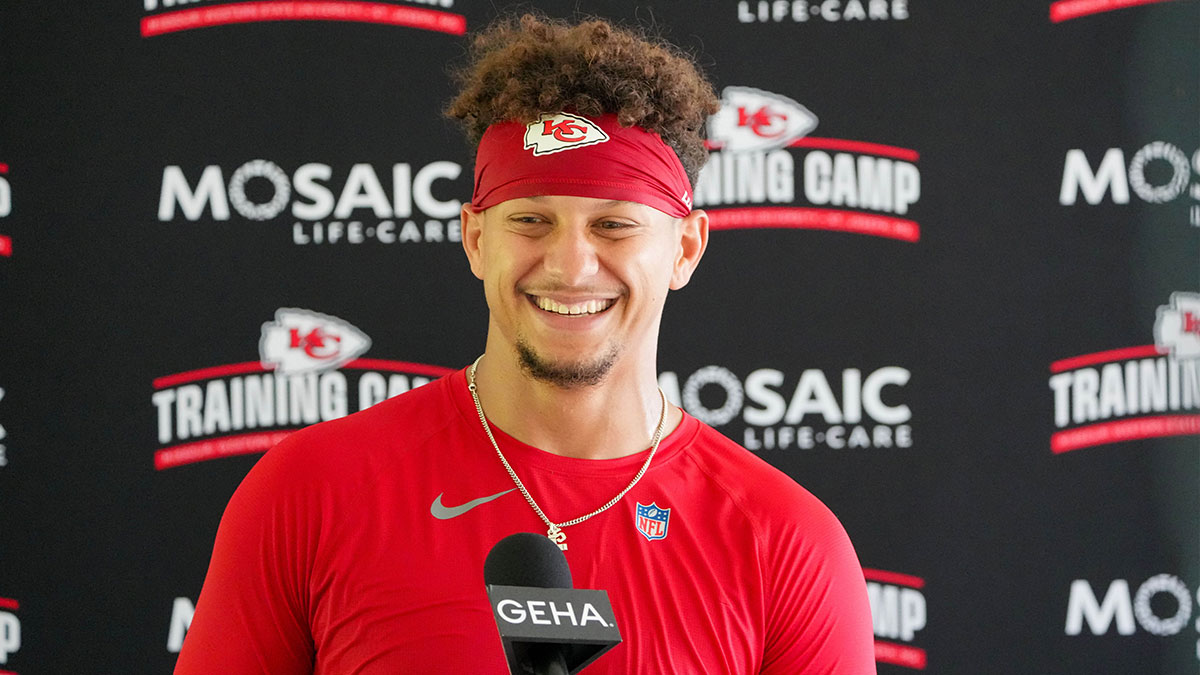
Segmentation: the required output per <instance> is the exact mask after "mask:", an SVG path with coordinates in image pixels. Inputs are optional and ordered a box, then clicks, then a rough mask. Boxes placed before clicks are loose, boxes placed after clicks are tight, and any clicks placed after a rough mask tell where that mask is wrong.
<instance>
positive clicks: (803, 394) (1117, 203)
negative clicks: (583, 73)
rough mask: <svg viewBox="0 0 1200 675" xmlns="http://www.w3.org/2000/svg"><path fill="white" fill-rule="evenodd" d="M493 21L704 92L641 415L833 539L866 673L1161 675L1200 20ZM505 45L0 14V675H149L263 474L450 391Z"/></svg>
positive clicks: (301, 11)
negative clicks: (823, 525)
mask: <svg viewBox="0 0 1200 675" xmlns="http://www.w3.org/2000/svg"><path fill="white" fill-rule="evenodd" d="M525 6H527V7H528V6H535V7H539V8H540V9H542V10H544V11H546V12H548V13H550V14H552V15H558V16H572V15H576V14H577V13H595V14H599V15H603V16H606V17H610V18H612V19H615V20H618V21H620V22H624V23H627V24H633V25H641V26H648V27H650V28H651V30H652V31H653V32H656V33H658V34H661V35H663V36H664V37H667V38H668V39H670V40H672V41H674V42H676V43H678V44H680V45H681V46H683V47H684V49H686V50H687V51H689V52H691V53H693V54H695V55H696V56H697V58H698V60H699V61H700V63H701V64H702V65H703V67H704V69H705V70H706V71H707V72H708V73H709V74H710V75H711V77H712V78H713V80H714V82H715V83H716V85H717V89H718V91H719V92H720V93H721V96H722V101H723V107H722V110H721V112H720V113H718V114H717V115H715V116H714V117H713V118H712V120H711V122H710V129H709V135H710V138H711V145H712V148H713V151H714V152H713V155H712V159H711V160H710V163H709V164H708V166H707V167H706V168H705V171H704V174H703V176H702V178H701V180H700V184H699V185H698V189H697V201H698V203H699V204H700V205H701V206H703V207H704V208H706V209H708V210H709V212H710V213H711V214H712V222H713V227H714V230H715V231H714V233H713V235H712V242H711V246H710V248H709V252H708V254H707V256H706V258H705V260H704V263H703V265H702V267H701V268H700V271H699V273H698V275H697V277H696V278H695V280H694V281H693V283H692V284H691V285H690V286H689V287H688V288H687V289H685V290H683V291H681V292H678V293H676V294H675V295H674V296H673V298H672V299H671V301H670V302H669V303H668V305H667V310H666V314H667V316H666V317H665V319H664V324H663V325H664V328H663V335H662V341H661V352H660V367H661V378H660V381H661V384H662V386H663V388H664V389H665V391H666V392H667V394H668V396H670V397H671V398H672V399H673V400H674V401H676V402H678V403H680V404H681V405H683V406H684V407H685V408H686V409H687V410H688V411H689V412H690V413H692V414H693V415H695V416H697V417H699V418H700V419H702V420H704V421H706V422H708V423H709V424H712V425H713V426H715V427H717V428H718V429H720V430H721V431H722V432H724V433H726V434H728V435H729V436H730V437H731V438H733V439H735V440H737V441H738V442H740V443H742V444H743V445H745V446H746V447H747V448H749V449H751V450H753V451H754V452H757V453H759V454H760V455H761V456H762V457H764V458H765V459H766V460H768V461H769V462H771V463H773V464H774V465H776V466H778V467H779V468H781V469H782V470H784V471H785V472H787V473H788V474H789V475H791V476H793V477H794V478H795V479H796V480H797V481H798V482H800V483H801V484H803V485H805V486H806V487H807V488H808V489H810V490H811V491H812V492H814V493H815V494H816V495H817V496H818V497H820V498H821V499H822V500H824V501H825V502H826V503H827V504H829V505H830V507H831V508H832V509H833V510H834V512H835V513H837V514H838V515H839V517H840V518H841V520H842V522H843V523H844V524H845V526H846V529H847V530H848V531H849V533H850V535H851V537H852V539H853V540H854V542H855V544H856V546H857V549H858V552H859V556H860V558H861V561H862V564H863V566H864V572H865V575H866V578H867V580H868V585H869V589H870V594H871V602H872V608H873V614H874V618H875V636H876V640H877V642H876V650H877V659H878V662H879V669H880V672H881V673H911V672H914V671H927V672H930V673H1006V674H1007V673H1029V674H1039V675H1041V674H1047V673H1050V674H1053V673H1196V672H1197V671H1198V670H1200V93H1198V89H1200V3H1197V2H1195V1H1188V0H1176V1H1166V2H1163V1H1159V2H1155V1H1154V0H1062V1H1058V2H1054V1H1051V0H1041V1H1039V0H1025V1H1024V2H1020V3H1014V2H991V3H967V2H958V3H950V2H933V1H932V0H807V1H806V0H773V1H746V0H742V1H738V0H712V1H706V2H702V3H697V2H686V1H684V0H665V1H662V2H653V3H641V4H638V3H633V2H619V1H616V0H612V1H609V2H598V1H597V2H590V1H588V2H585V1H580V2H572V3H562V2H550V1H549V0H546V1H541V2H535V3H532V4H531V5H525ZM506 9H507V7H505V6H503V5H502V3H496V2H492V1H490V0H488V1H484V0H436V1H435V0H424V1H421V2H417V1H415V0H375V1H366V2H359V1H350V0H264V1H243V0H239V1H229V0H122V1H121V2H98V3H86V4H85V3H24V4H22V3H11V4H10V3H6V4H4V6H3V7H0V64H3V65H2V66H0V292H2V294H0V298H2V301H0V307H2V314H0V331H2V332H0V347H2V351H0V673H5V674H11V673H21V674H23V675H34V674H38V673H66V672H94V673H115V672H130V673H167V672H170V670H171V668H172V665H173V663H174V660H175V657H176V654H177V652H178V650H179V648H180V644H181V642H182V640H183V637H184V635H185V634H186V631H187V628H188V625H189V621H190V618H191V614H192V608H193V603H194V601H195V599H196V597H197V594H198V592H199V590H200V586H201V583H202V581H203V577H204V572H205V569H206V566H207V561H208V555H209V552H210V550H211V545H212V540H213V536H214V533H215V530H216V527H217V523H218V521H219V518H220V515H221V512H222V510H223V508H224V505H225V502H226V501H227V500H228V498H229V496H230V494H231V493H232V492H233V490H234V488H235V487H236V486H237V484H238V482H239V480H240V479H241V477H242V476H243V475H244V474H245V473H246V471H247V470H248V469H249V467H250V466H251V465H253V463H254V462H255V460H256V459H257V458H258V456H259V455H260V453H261V452H263V451H264V450H265V449H266V448H267V447H269V446H270V445H271V444H273V443H274V442H275V441H276V440H278V439H279V438H280V437H281V436H283V435H285V434H287V433H288V432H289V431H291V430H294V429H296V428H298V427H301V426H304V425H307V424H311V423H314V422H318V421H321V420H326V419H331V418H334V417H338V416H341V415H345V414H347V413H350V412H354V411H356V410H359V409H362V408H364V407H367V406H370V405H372V404H374V403H376V402H378V401H380V400H383V399H384V398H386V397H388V396H392V395H395V394H397V393H399V392H402V391H406V390H408V389H410V388H412V387H416V386H420V385H421V384H422V383H424V382H427V381H429V379H431V378H435V377H437V376H439V375H442V374H444V373H446V372H449V371H450V370H451V369H455V368H459V367H462V366H463V365H465V364H467V363H469V362H470V361H471V360H472V359H473V358H474V357H475V356H476V355H477V354H478V353H479V352H480V351H481V349H482V346H483V336H484V330H485V326H486V308H485V305H484V303H483V298H482V295H483V294H482V289H481V288H480V286H479V284H478V283H476V282H475V280H474V279H473V277H471V275H470V273H469V271H468V269H467V264H466V260H465V258H464V255H463V253H462V251H461V248H460V245H459V222H458V220H457V218H458V209H459V205H460V200H463V199H466V198H467V197H468V196H469V192H470V175H471V170H472V164H471V162H472V157H471V153H470V151H469V149H468V148H467V147H466V145H465V143H464V142H463V141H462V139H461V138H460V135H459V131H458V129H457V128H456V127H455V126H454V125H453V124H452V123H451V122H450V121H448V120H445V119H443V118H442V117H441V116H440V112H439V111H440V109H441V108H442V107H443V106H444V104H445V103H446V102H447V100H448V99H449V97H450V96H451V85H450V83H449V80H448V77H447V68H448V66H449V65H450V64H453V63H455V62H460V61H461V59H462V57H463V54H464V50H465V44H466V42H465V40H466V38H465V37H464V31H470V30H471V29H473V28H477V27H480V26H482V25H484V24H486V23H487V22H488V21H489V20H491V19H492V18H493V17H494V16H495V15H496V14H497V13H498V12H499V11H503V10H506Z"/></svg>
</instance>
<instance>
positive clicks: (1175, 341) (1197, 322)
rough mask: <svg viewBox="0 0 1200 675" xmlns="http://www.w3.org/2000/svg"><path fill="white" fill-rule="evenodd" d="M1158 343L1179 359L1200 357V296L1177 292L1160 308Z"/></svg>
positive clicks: (1156, 328)
mask: <svg viewBox="0 0 1200 675" xmlns="http://www.w3.org/2000/svg"><path fill="white" fill-rule="evenodd" d="M1154 344H1155V345H1156V346H1157V347H1158V348H1159V350H1160V351H1168V350H1169V351H1170V353H1171V356H1173V357H1175V358H1176V359H1179V360H1184V359H1195V358H1200V293H1185V292H1182V291H1176V292H1175V293H1172V294H1171V304H1169V305H1163V306H1161V307H1159V308H1158V312H1157V318H1156V320H1155V322H1154Z"/></svg>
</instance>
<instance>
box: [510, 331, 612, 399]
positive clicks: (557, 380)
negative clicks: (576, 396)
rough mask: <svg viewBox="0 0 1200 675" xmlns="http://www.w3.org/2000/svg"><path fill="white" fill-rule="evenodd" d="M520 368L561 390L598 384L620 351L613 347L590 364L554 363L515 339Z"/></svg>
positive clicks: (520, 339) (524, 342) (525, 343)
mask: <svg viewBox="0 0 1200 675" xmlns="http://www.w3.org/2000/svg"><path fill="white" fill-rule="evenodd" d="M516 347H517V355H518V356H519V357H520V361H521V368H523V369H524V370H525V372H526V373H528V374H529V376H530V377H533V378H534V379H537V380H541V381H542V382H546V383H547V384H552V385H554V386H556V387H561V388H563V389H571V388H574V387H588V386H592V385H596V384H599V383H600V382H601V381H602V380H603V379H604V377H605V376H606V375H608V371H610V370H612V367H613V364H614V363H616V361H617V354H618V353H620V349H618V348H617V346H616V345H613V346H612V347H611V348H610V349H609V350H608V352H607V353H605V354H604V355H603V356H601V357H600V358H598V359H596V360H594V361H590V362H580V361H576V362H574V363H554V362H551V361H548V360H546V359H543V358H542V357H541V356H539V355H538V353H537V352H535V351H534V350H533V347H531V346H529V343H528V342H526V341H525V340H524V339H523V338H518V339H517V344H516Z"/></svg>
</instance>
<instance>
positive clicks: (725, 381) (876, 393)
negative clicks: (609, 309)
mask: <svg viewBox="0 0 1200 675" xmlns="http://www.w3.org/2000/svg"><path fill="white" fill-rule="evenodd" d="M910 378H911V373H910V372H909V371H908V369H906V368H901V367H899V366H887V367H883V368H877V369H875V370H873V371H870V372H864V371H863V370H862V369H859V368H846V369H844V370H842V371H841V372H840V373H837V374H835V375H832V376H831V375H828V374H826V372H825V371H823V370H818V369H815V368H813V369H808V370H804V371H801V372H800V373H798V374H797V373H786V372H784V371H782V370H778V369H775V368H759V369H757V370H755V371H753V372H751V373H750V374H748V375H746V376H745V377H744V378H743V377H739V376H738V375H735V374H734V373H733V371H731V370H729V369H728V368H725V367H723V366H706V367H704V368H701V369H700V370H697V371H696V372H694V373H692V374H690V375H688V376H687V377H683V378H681V377H680V375H679V374H678V373H675V372H672V371H666V372H663V373H661V374H660V375H659V377H658V384H659V386H660V387H662V388H663V391H664V392H665V393H666V395H667V398H668V399H670V400H671V401H672V402H673V403H675V404H676V405H680V406H681V407H682V408H683V409H684V410H686V411H687V412H688V414H690V415H692V416H693V417H695V418H696V419H698V420H700V421H701V422H704V423H705V424H708V425H709V426H712V427H716V428H717V429H719V430H720V431H721V432H722V433H724V434H725V435H727V436H729V437H730V438H732V439H733V440H735V441H739V442H740V443H741V444H742V446H744V447H745V448H747V449H748V450H752V451H760V450H810V449H814V448H827V449H833V450H841V449H851V450H853V449H861V448H892V447H896V448H908V447H912V443H913V430H912V425H911V424H910V422H911V421H912V410H911V409H909V407H908V405H907V404H905V403H903V402H902V401H903V388H904V386H905V385H906V384H908V381H909V379H910ZM831 382H833V383H835V384H836V385H837V387H836V389H837V391H835V386H833V385H832V384H831Z"/></svg>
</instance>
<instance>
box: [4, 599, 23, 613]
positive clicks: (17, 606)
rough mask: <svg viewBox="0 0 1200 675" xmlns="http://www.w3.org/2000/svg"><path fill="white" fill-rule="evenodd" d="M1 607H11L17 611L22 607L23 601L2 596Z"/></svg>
mask: <svg viewBox="0 0 1200 675" xmlns="http://www.w3.org/2000/svg"><path fill="white" fill-rule="evenodd" d="M0 609H11V610H14V611H16V610H18V609H21V603H19V602H17V601H16V600H13V599H12V598H0Z"/></svg>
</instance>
